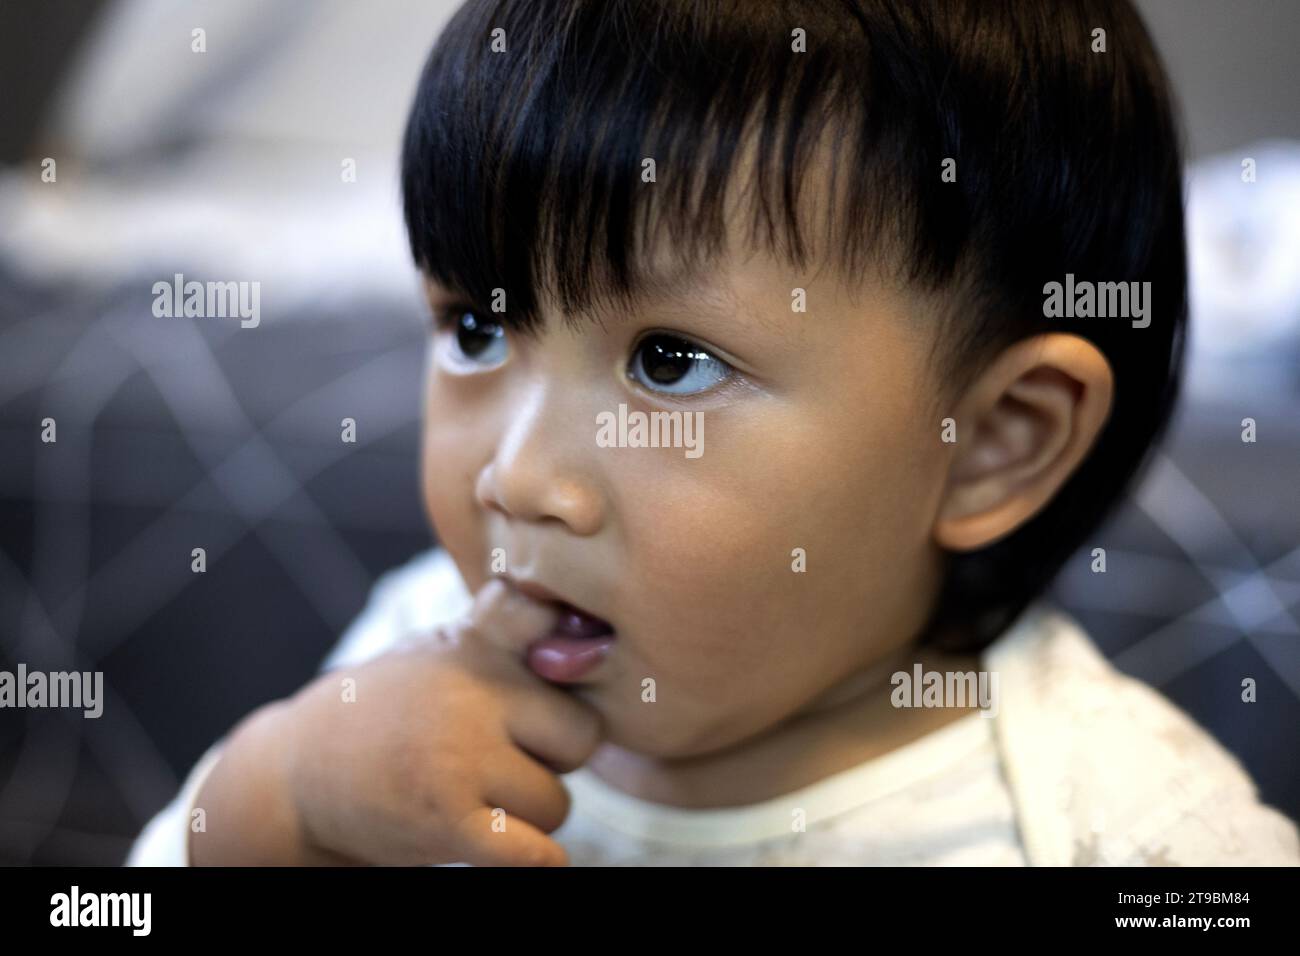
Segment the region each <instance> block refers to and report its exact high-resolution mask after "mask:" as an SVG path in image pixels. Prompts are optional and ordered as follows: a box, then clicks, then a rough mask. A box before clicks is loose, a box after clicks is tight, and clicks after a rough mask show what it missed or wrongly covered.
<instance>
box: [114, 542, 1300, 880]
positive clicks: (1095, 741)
mask: <svg viewBox="0 0 1300 956" xmlns="http://www.w3.org/2000/svg"><path fill="white" fill-rule="evenodd" d="M470 600H471V599H470V595H469V594H468V593H467V592H466V590H465V587H464V584H463V582H462V581H461V579H460V575H459V572H457V570H456V567H455V564H454V563H453V562H452V561H451V558H450V556H449V555H447V553H446V552H445V551H442V550H440V549H434V550H430V551H427V552H424V553H423V554H421V555H418V556H417V557H415V558H414V559H412V560H411V561H410V562H408V563H407V564H406V565H403V566H402V567H399V568H396V569H394V570H392V571H390V572H388V573H387V574H385V575H383V576H382V577H381V578H380V579H379V580H378V581H377V582H376V584H375V587H374V589H373V591H372V592H371V596H370V599H369V601H368V602H367V605H366V608H365V609H364V610H363V611H362V613H361V614H360V616H359V617H358V618H357V619H356V620H355V621H354V622H353V623H352V625H351V626H350V627H349V628H348V630H347V632H346V633H345V634H344V635H343V637H342V638H341V639H340V641H339V643H338V644H337V645H336V646H335V648H334V649H333V650H332V651H331V652H330V654H329V656H328V657H327V658H326V660H325V662H324V664H323V665H322V670H333V669H335V668H338V667H345V666H349V665H351V664H355V663H359V662H361V661H364V660H367V659H369V658H371V657H374V656H376V655H378V654H382V653H383V652H384V651H385V650H387V649H388V648H390V647H391V646H392V645H393V644H394V643H395V642H397V641H398V640H399V639H400V637H401V636H402V635H403V634H406V633H408V632H411V631H417V632H418V631H427V630H428V629H430V628H432V627H435V626H437V625H438V624H440V623H442V622H445V621H449V620H452V619H454V618H455V617H457V616H459V615H460V614H462V613H464V612H465V611H466V610H468V608H469V605H470ZM981 657H982V666H983V667H984V669H985V670H988V671H996V672H997V674H998V681H999V685H998V701H997V707H996V709H995V714H994V716H989V715H988V713H981V712H972V713H971V714H969V715H968V716H965V717H962V718H960V719H958V720H956V721H953V722H952V723H950V724H947V725H945V726H943V727H941V728H940V729H939V730H937V731H934V732H931V733H929V734H927V735H925V736H923V737H920V738H918V739H916V740H914V741H911V742H910V743H908V744H905V745H904V746H902V747H899V748H897V749H895V750H893V751H890V752H889V753H886V754H884V755H883V756H879V757H876V758H873V759H871V760H868V761H866V762H865V763H862V764H859V765H857V766H855V767H852V768H850V769H848V770H844V771H841V772H839V773H836V774H833V775H832V776H829V777H826V778H824V779H822V780H820V781H818V782H816V783H814V784H812V785H810V786H807V787H803V788H801V789H799V790H795V791H793V792H791V793H788V794H785V795H783V796H780V797H776V798H774V799H771V800H766V801H762V802H760V803H754V804H749V805H746V806H740V807H725V808H718V809H706V810H701V809H688V808H683V807H673V806H668V805H665V804H657V803H652V802H649V801H646V800H642V799H639V798H636V797H633V796H631V795H629V794H626V793H623V792H622V791H620V790H617V789H616V788H614V787H612V786H610V785H609V784H607V783H605V782H604V781H602V780H601V779H600V778H599V777H597V776H596V775H595V774H593V773H591V772H590V771H589V770H587V769H585V768H579V769H578V770H575V771H573V772H571V773H567V774H563V775H562V776H561V779H562V780H563V781H564V783H565V785H566V787H567V788H568V790H569V793H570V796H571V797H572V801H571V805H570V812H569V816H568V817H567V818H566V819H565V821H564V824H563V825H562V826H561V827H560V828H559V829H558V830H556V831H555V832H554V833H553V834H552V837H553V838H554V839H555V840H557V841H558V842H559V843H560V844H561V845H562V846H564V848H565V849H566V851H567V852H568V854H569V859H570V862H571V863H572V864H574V865H579V866H581V865H721V866H727V865H846V866H860V865H993V866H1023V865H1055V866H1070V865H1074V866H1079V865H1175V864H1177V865H1184V866H1186V865H1291V866H1294V865H1300V834H1298V833H1297V830H1296V826H1295V824H1293V823H1292V822H1291V821H1290V820H1289V819H1288V818H1287V817H1285V816H1284V815H1282V814H1281V813H1279V812H1278V811H1276V810H1274V809H1272V808H1271V807H1267V806H1265V805H1263V804H1261V803H1260V802H1259V801H1258V799H1257V797H1256V793H1255V787H1254V784H1253V783H1252V782H1251V780H1250V778H1249V777H1248V776H1247V774H1246V773H1245V771H1244V770H1243V769H1242V767H1241V765H1240V764H1239V763H1238V761H1237V760H1236V758H1234V757H1233V756H1232V755H1231V754H1229V753H1228V752H1227V751H1226V750H1224V749H1223V747H1221V746H1220V745H1219V744H1218V743H1217V742H1216V741H1215V740H1214V739H1213V738H1212V737H1211V736H1210V735H1209V734H1208V733H1207V732H1206V731H1205V730H1203V729H1202V728H1201V727H1200V726H1199V725H1197V724H1196V723H1195V721H1193V720H1192V719H1191V718H1190V717H1188V716H1187V715H1186V714H1185V713H1184V712H1183V711H1181V710H1179V709H1178V708H1177V707H1175V706H1174V705H1173V704H1171V703H1170V702H1169V701H1168V700H1166V699H1165V698H1164V697H1163V696H1161V695H1160V694H1159V693H1157V692H1156V691H1154V690H1152V689H1151V688H1149V687H1148V686H1146V685H1145V684H1143V683H1141V682H1139V681H1136V680H1134V679H1132V678H1129V677H1126V676H1125V675H1123V674H1121V673H1120V672H1119V671H1117V670H1115V668H1113V667H1112V666H1111V665H1110V664H1109V663H1107V662H1106V661H1105V659H1104V658H1102V656H1101V655H1100V653H1099V652H1098V651H1097V650H1096V648H1095V647H1094V646H1093V644H1092V642H1091V641H1090V640H1089V639H1088V637H1087V635H1085V634H1084V633H1083V632H1082V630H1081V629H1080V628H1079V626H1078V625H1077V624H1076V623H1075V622H1074V621H1073V620H1072V619H1070V618H1069V617H1067V616H1066V615H1065V614H1063V613H1062V612H1061V611H1059V610H1057V609H1055V608H1053V607H1051V606H1050V605H1048V604H1046V603H1042V602H1040V603H1038V604H1035V605H1033V606H1031V607H1030V608H1029V609H1028V610H1027V611H1026V612H1025V614H1023V615H1022V616H1021V617H1020V619H1019V620H1018V621H1016V623H1015V624H1014V625H1013V626H1012V627H1011V628H1010V629H1009V630H1008V631H1007V632H1006V633H1004V634H1002V635H1001V636H1000V637H999V638H998V639H997V640H996V641H994V642H993V644H991V645H990V646H989V647H988V648H986V649H985V651H984V652H983V654H982V655H981ZM1242 706H1250V705H1249V704H1244V703H1243V704H1242ZM221 743H222V741H218V742H217V743H216V744H214V745H213V746H212V747H211V748H210V749H209V750H208V751H207V753H205V754H204V755H203V757H202V758H200V760H199V762H198V764H197V765H196V766H195V768H194V769H193V770H192V771H191V772H190V774H189V777H188V778H187V779H186V781H185V784H184V785H183V786H182V788H181V791H180V793H179V794H177V796H176V797H175V799H173V800H172V802H171V803H170V804H168V805H167V806H166V807H165V808H163V810H161V811H160V812H159V813H158V815H157V816H155V817H154V819H153V820H151V821H150V822H149V824H148V826H146V828H145V830H144V832H143V833H142V834H141V835H140V837H139V839H138V840H137V841H136V843H135V845H134V846H133V847H132V850H131V853H130V856H129V857H128V859H127V865H130V866H142V865H143V866H148V865H164V866H167V865H173V866H183V865H186V864H187V863H188V860H187V847H188V835H189V834H188V825H189V820H190V808H191V807H192V805H193V800H194V797H195V795H196V794H197V792H198V789H199V787H200V785H201V784H202V782H203V779H204V777H205V776H206V774H207V772H208V771H209V770H210V769H211V768H212V766H213V764H214V763H215V762H216V758H217V756H218V754H219V751H220V746H221Z"/></svg>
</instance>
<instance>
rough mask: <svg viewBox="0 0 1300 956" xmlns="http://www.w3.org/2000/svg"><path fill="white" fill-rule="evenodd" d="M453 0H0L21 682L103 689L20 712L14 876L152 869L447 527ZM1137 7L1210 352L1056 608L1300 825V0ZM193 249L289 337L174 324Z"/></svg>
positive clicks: (4, 818)
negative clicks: (432, 77) (228, 752)
mask: <svg viewBox="0 0 1300 956" xmlns="http://www.w3.org/2000/svg"><path fill="white" fill-rule="evenodd" d="M454 6H455V4H453V3H451V2H449V0H376V2H370V3H366V4H354V3H348V2H345V0H274V2H256V3H255V2H252V0H219V2H218V0H45V2H35V0H32V2H23V0H19V2H13V0H8V2H6V3H4V4H3V5H0V90H2V91H3V92H0V669H4V670H11V671H12V670H14V669H15V668H16V666H17V663H18V662H19V661H22V662H24V663H25V664H26V665H27V667H28V668H29V669H30V670H46V671H51V670H102V671H103V672H104V675H105V698H106V700H105V705H104V706H105V709H104V715H103V717H101V718H100V719H98V720H85V719H83V718H82V717H81V716H80V712H68V711H58V710H40V711H33V710H8V709H6V710H0V863H2V864H32V863H34V864H108V865H112V864H118V863H120V862H121V861H122V860H123V859H124V858H125V856H126V853H127V850H128V848H129V846H130V843H131V841H132V840H133V839H134V837H135V836H136V834H137V833H138V832H139V830H140V829H141V827H142V826H143V825H144V823H145V822H146V821H147V820H148V819H149V817H150V816H151V815H152V814H153V813H154V812H156V811H157V810H158V809H159V808H160V807H161V806H162V805H163V804H164V803H165V802H167V800H169V799H170V798H171V797H172V796H173V794H174V793H175V790H176V787H177V786H178V783H179V781H180V780H181V778H182V777H183V776H184V774H185V773H186V772H187V771H188V770H189V768H190V766H191V765H192V764H193V762H194V761H195V759H197V757H198V756H199V754H200V753H201V752H202V751H203V749H204V748H205V747H206V746H207V745H208V744H210V743H211V742H212V741H213V740H215V739H216V738H217V737H219V736H220V735H222V734H224V733H225V732H226V731H227V730H228V729H229V728H230V727H231V726H232V725H233V724H234V723H235V722H236V721H237V720H238V719H239V718H240V717H242V716H243V715H245V714H246V713H247V712H248V711H250V710H252V709H253V708H254V707H256V706H258V705H259V704H262V703H264V702H265V701H267V700H270V699H272V698H275V697H279V696H283V695H286V694H288V693H291V692H292V691H294V690H295V689H297V688H298V687H299V686H301V684H302V683H303V682H305V681H306V680H308V679H309V678H310V677H311V676H312V674H313V673H314V672H315V670H316V668H317V666H318V665H319V663H320V661H321V659H322V658H323V656H324V654H325V653H326V651H327V650H328V649H329V648H330V647H331V646H332V645H333V643H334V642H335V641H336V640H337V638H338V636H339V635H340V634H341V633H342V632H343V630H344V629H345V628H346V626H347V624H348V623H349V622H350V621H351V619H352V618H353V616H354V615H355V614H356V613H357V612H358V611H359V610H360V609H361V607H362V605H363V603H364V601H365V598H366V594H367V592H368V590H369V587H370V585H371V584H372V582H373V581H374V579H375V578H376V577H377V576H378V575H379V574H380V573H382V572H383V571H384V570H386V569H388V568H390V567H392V566H394V565H396V564H399V563H401V562H402V561H404V560H406V559H407V558H409V557H410V556H412V555H414V554H415V553H417V552H419V551H421V550H423V549H425V548H428V547H429V546H430V545H431V544H432V541H431V538H430V534H429V531H428V529H427V527H426V524H425V520H424V517H423V514H422V512H421V508H420V502H419V492H418V484H417V471H416V461H417V459H416V449H417V444H418V415H419V403H418V396H419V387H420V379H421V376H422V370H423V366H422V362H423V337H424V331H423V318H422V311H421V305H420V302H419V299H418V297H417V285H416V282H415V276H414V273H413V270H412V267H411V265H410V263H409V258H408V253H407V250H406V246H405V238H404V234H403V231H402V224H401V217H400V211H399V206H398V190H397V148H398V142H399V138H400V132H401V128H402V123H403V120H404V117H405V111H406V109H407V106H408V103H409V99H410V96H411V93H412V91H413V89H414V83H415V80H416V77H417V74H418V71H419V68H420V65H421V64H422V62H423V59H424V57H425V55H426V54H427V51H428V49H429V47H430V45H431V43H432V41H433V39H434V37H435V35H436V34H437V32H438V29H439V27H440V25H441V24H442V23H443V22H444V21H445V20H446V18H447V17H448V16H450V13H451V11H452V9H454ZM1138 6H1139V7H1140V8H1141V9H1142V11H1143V13H1144V15H1145V16H1146V18H1147V21H1148V23H1149V25H1150V27H1151V29H1152V31H1153V33H1154V34H1155V37H1156V40H1157V43H1158V44H1159V46H1160V47H1161V50H1162V52H1163V53H1164V56H1165V58H1166V62H1167V64H1168V66H1169V69H1170V72H1171V73H1172V75H1173V78H1174V82H1175V85H1176V87H1177V88H1178V91H1179V94H1180V96H1181V98H1182V106H1183V111H1184V114H1185V123H1186V128H1187V136H1188V146H1189V168H1188V173H1187V177H1188V195H1189V199H1188V211H1189V250H1190V254H1191V262H1192V276H1193V284H1192V302H1193V316H1192V328H1193V336H1192V343H1191V345H1192V350H1191V362H1190V365H1189V369H1188V378H1187V386H1186V391H1185V397H1184V401H1183V404H1182V407H1181V409H1180V412H1179V414H1178V418H1177V420H1176V422H1175V424H1174V427H1173V429H1172V433H1171V436H1170V438H1169V440H1168V442H1167V443H1166V446H1165V447H1164V448H1163V449H1162V450H1161V452H1160V454H1158V455H1157V456H1156V458H1155V459H1154V461H1153V464H1152V467H1151V468H1150V470H1149V472H1148V473H1147V474H1146V476H1145V478H1144V480H1143V481H1142V483H1141V485H1140V486H1139V487H1138V488H1136V489H1135V490H1134V492H1133V494H1132V495H1131V496H1130V498H1129V500H1127V501H1126V502H1125V504H1124V505H1123V507H1122V508H1121V509H1120V511H1119V513H1118V514H1117V515H1116V517H1115V518H1114V520H1113V521H1111V522H1110V524H1109V525H1108V527H1107V528H1106V529H1105V530H1104V531H1103V532H1102V533H1101V534H1099V535H1098V536H1097V539H1096V541H1095V543H1094V544H1093V545H1091V546H1090V548H1091V547H1104V548H1105V549H1106V551H1107V573H1106V574H1104V575H1098V574H1093V573H1091V571H1090V570H1089V562H1090V560H1091V557H1090V555H1089V554H1088V552H1087V551H1084V552H1081V553H1080V554H1079V555H1078V556H1077V557H1076V559H1075V560H1074V561H1072V562H1071V564H1070V565H1069V566H1068V567H1067V569H1066V571H1065V573H1064V574H1063V575H1062V576H1061V578H1060V580H1059V582H1058V585H1057V587H1056V590H1055V593H1054V595H1053V596H1054V597H1055V599H1056V600H1057V601H1059V602H1060V603H1061V604H1062V605H1064V606H1065V607H1066V608H1067V609H1068V610H1069V611H1070V612H1071V613H1073V614H1074V615H1075V616H1076V617H1078V618H1079V619H1080V620H1081V622H1082V623H1083V624H1084V626H1085V627H1086V628H1087V629H1088V631H1089V632H1090V633H1091V634H1092V636H1093V637H1094V639H1095V640H1096V641H1097V643H1098V644H1099V645H1100V647H1101V649H1102V651H1103V652H1104V653H1105V654H1106V656H1107V657H1109V658H1110V659H1111V660H1112V661H1114V662H1115V664H1116V665H1117V666H1118V667H1120V668H1121V669H1122V670H1124V671H1125V672H1127V673H1130V674H1133V675H1135V676H1137V677H1140V678H1142V679H1143V680H1146V681H1148V682H1149V683H1151V684H1152V685H1153V686H1155V687H1157V688H1159V689H1160V690H1161V691H1163V692H1164V693H1165V694H1166V695H1167V696H1168V697H1169V698H1170V699H1172V700H1173V701H1174V702H1175V703H1177V704H1178V705H1179V706H1181V707H1182V708H1184V709H1185V710H1187V711H1188V712H1189V713H1191V714H1192V715H1193V716H1194V717H1195V718H1196V719H1197V720H1199V721H1200V722H1201V724H1202V725H1204V726H1205V727H1207V728H1208V729H1209V730H1210V731H1211V732H1212V733H1213V734H1214V735H1215V736H1216V737H1217V738H1218V739H1219V740H1220V741H1222V742H1223V744H1224V745H1225V746H1227V747H1228V748H1229V749H1230V750H1232V751H1233V752H1234V753H1236V754H1237V755H1238V756H1239V757H1240V759H1241V760H1242V761H1243V763H1244V764H1245V765H1246V767H1247V769H1248V770H1249V771H1250V772H1251V774H1252V775H1253V776H1254V778H1255V779H1256V781H1257V782H1258V784H1259V786H1260V790H1261V793H1262V796H1263V798H1264V800H1265V801H1266V802H1268V803H1271V804H1273V805H1274V806H1277V807H1279V808H1280V809H1282V810H1283V811H1284V812H1286V813H1288V814H1290V815H1291V816H1292V817H1293V818H1300V770H1298V769H1297V759H1296V755H1297V753H1300V624H1298V622H1300V107H1298V106H1297V90H1298V88H1300V4H1297V3H1292V2H1284V0H1234V2H1231V3H1229V2H1226V0H1223V2H1215V0H1139V2H1138ZM196 28H201V29H202V30H203V31H204V34H203V41H204V44H205V47H206V50H205V52H202V53H198V52H194V50H193V46H194V45H195V42H196V41H195V37H194V34H193V31H194V30H195V29H196ZM46 158H51V159H53V160H54V161H55V167H54V174H55V177H56V178H55V179H54V181H52V182H47V181H45V178H43V175H42V174H43V172H45V171H46V170H47V169H48V164H44V163H43V161H44V160H45V159H46ZM1245 158H1251V159H1254V160H1255V169H1256V181H1255V182H1253V183H1243V182H1242V177H1241V171H1242V161H1243V159H1245ZM348 160H351V161H352V162H353V168H355V171H356V175H355V181H354V182H353V181H347V180H346V177H345V176H344V175H342V173H343V170H344V169H345V164H346V162H347V161H348ZM46 178H48V174H47V177H46ZM175 273H183V274H184V275H185V277H186V279H199V280H206V279H233V280H257V281H259V282H260V283H261V306H262V313H261V323H260V325H259V327H258V328H257V329H256V331H252V330H245V329H241V328H240V325H239V322H238V320H237V319H218V318H206V319H190V320H186V321H166V320H160V319H155V318H153V316H152V314H151V307H152V303H153V293H152V291H151V290H152V285H153V283H154V282H156V281H158V280H160V279H163V280H166V279H168V277H170V276H172V275H174V274H175ZM45 418H53V419H55V420H56V422H57V437H58V440H57V442H55V443H53V444H44V443H42V442H41V439H40V434H41V422H42V420H43V419H45ZM344 418H353V419H355V421H356V423H357V426H356V443H355V444H344V443H343V442H341V441H340V431H341V428H340V422H341V421H342V419H344ZM1245 418H1252V419H1254V420H1255V422H1256V428H1257V436H1258V438H1257V441H1256V442H1255V443H1253V444H1247V443H1243V442H1242V440H1241V431H1242V424H1241V423H1242V420H1243V419H1245ZM198 547H202V548H204V549H205V550H206V554H207V570H206V572H205V573H203V574H195V573H193V572H192V571H191V551H192V549H194V548H198ZM1245 677H1251V678H1253V679H1254V680H1255V681H1256V682H1257V686H1258V702H1257V703H1256V704H1254V705H1252V706H1242V705H1241V703H1240V681H1241V679H1242V678H1245Z"/></svg>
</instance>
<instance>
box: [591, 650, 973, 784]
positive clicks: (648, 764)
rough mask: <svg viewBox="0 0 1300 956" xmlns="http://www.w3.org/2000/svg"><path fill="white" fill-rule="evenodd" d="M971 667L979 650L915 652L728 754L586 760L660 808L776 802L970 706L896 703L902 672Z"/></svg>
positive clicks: (610, 754) (605, 749) (605, 754)
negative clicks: (897, 676) (898, 675)
mask: <svg viewBox="0 0 1300 956" xmlns="http://www.w3.org/2000/svg"><path fill="white" fill-rule="evenodd" d="M917 662H920V663H921V664H922V666H923V669H924V670H925V671H972V670H978V669H979V667H980V663H979V656H978V655H976V654H965V655H959V654H953V653H946V652H942V651H938V650H935V649H932V648H918V647H913V646H909V647H906V648H904V649H902V650H901V651H899V652H897V653H896V654H891V655H890V656H889V657H888V658H887V659H886V660H884V661H881V662H878V663H877V664H875V665H873V666H872V667H870V668H869V669H867V670H864V671H861V672H859V673H857V674H855V675H854V676H853V678H852V679H850V680H849V681H846V682H844V683H842V684H839V685H837V686H836V687H834V688H832V689H831V690H830V691H828V692H827V693H826V694H823V695H822V696H821V697H820V698H818V699H816V700H815V701H813V702H811V703H810V704H809V705H808V706H806V707H804V708H803V709H802V710H801V711H800V712H799V713H797V714H795V715H794V716H792V717H789V718H787V719H786V720H784V721H782V722H781V723H779V724H777V725H776V726H775V727H772V728H770V729H768V730H767V731H764V732H763V733H761V734H759V735H757V736H755V737H751V738H749V739H748V740H745V741H742V742H741V743H739V744H735V745H733V746H731V747H728V748H726V749H725V750H720V751H716V752H714V753H709V754H704V755H702V756H697V757H688V758H684V759H677V760H672V759H663V758H658V757H652V756H646V755H644V754H639V753H635V752H633V751H629V750H625V749H623V748H621V747H618V746H616V745H614V744H610V743H605V744H602V745H601V746H600V747H599V748H598V749H597V750H596V752H595V754H594V755H593V756H592V758H591V760H590V761H588V763H587V765H586V766H587V768H588V769H589V770H590V771H591V772H592V773H594V774H595V775H596V776H597V777H599V778H600V779H601V780H603V781H605V782H606V783H608V784H609V785H610V786H612V787H615V788H616V789H618V790H621V791H623V792H625V793H628V794H630V795H632V796H634V797H639V798H641V799H643V800H649V801H652V802H654V803H663V804H668V805H670V806H678V807H687V808H697V809H705V808H710V807H726V806H742V805H745V804H750V803H757V802H759V801H763V800H770V799H772V798H774V797H779V796H782V795H783V794H786V793H790V792H792V791H794V790H798V789H800V788H802V787H806V786H809V785H810V784H813V783H816V782H817V781H819V780H823V779H825V778H826V777H829V776H831V775H832V774H835V773H839V772H840V771H842V770H847V769H849V768H850V767H853V766H856V765H858V764H860V763H863V762H864V761H867V760H871V759H873V758H875V757H879V756H882V755H884V754H886V753H888V752H890V751H891V750H895V749H897V748H898V747H901V746H903V745H904V744H907V743H909V742H911V741H913V740H915V739H917V738H918V737H922V736H924V735H925V734H928V733H931V732H933V731H935V730H938V729H939V728H940V727H943V726H945V725H947V724H949V723H951V722H952V721H954V720H956V719H958V718H960V717H964V716H966V715H967V714H969V713H970V712H971V710H972V708H959V707H935V708H925V707H895V706H893V704H892V703H891V702H890V695H891V693H892V692H893V690H894V687H893V685H892V684H891V682H890V678H891V676H892V675H893V674H894V673H895V672H897V671H900V670H901V671H906V672H908V673H909V674H910V673H911V672H912V666H913V664H915V663H917Z"/></svg>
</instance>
